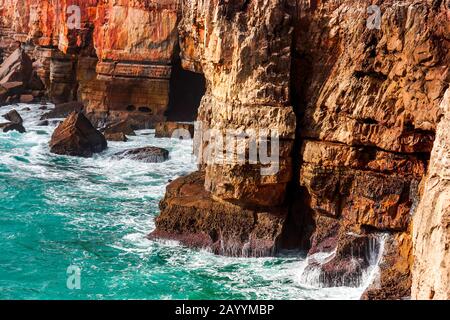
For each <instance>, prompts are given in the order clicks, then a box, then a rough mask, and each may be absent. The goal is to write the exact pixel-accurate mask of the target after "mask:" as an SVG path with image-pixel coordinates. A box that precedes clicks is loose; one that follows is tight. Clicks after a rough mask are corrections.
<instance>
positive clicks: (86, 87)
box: [0, 0, 179, 128]
mask: <svg viewBox="0 0 450 320" xmlns="http://www.w3.org/2000/svg"><path fill="white" fill-rule="evenodd" d="M178 7H179V6H178V2H177V1H165V0H159V1H131V2H130V1H100V0H89V1H83V0H59V1H37V0H36V1H35V0H28V1H18V0H14V1H7V0H4V1H3V2H2V7H1V8H2V9H1V10H2V13H3V14H2V20H1V25H2V29H1V33H2V35H4V36H3V37H2V41H1V44H0V48H5V50H3V51H4V55H7V53H9V52H12V49H14V47H15V46H17V41H19V42H21V43H22V46H25V47H26V49H27V51H29V53H30V55H31V56H33V57H34V58H35V59H36V63H35V67H36V69H37V72H38V74H39V75H40V76H41V79H42V80H43V82H44V83H45V84H46V85H47V88H48V96H49V98H50V99H51V100H52V101H53V102H56V103H60V102H67V101H71V100H80V101H82V102H83V103H84V104H85V106H86V112H87V114H88V116H89V117H90V118H91V120H92V121H93V122H94V123H102V122H110V121H121V120H124V119H128V120H129V121H130V122H132V123H133V125H134V126H136V127H139V128H141V127H152V126H153V125H154V123H156V122H159V121H163V120H164V119H165V118H164V112H165V111H166V109H167V105H168V103H169V80H170V77H171V64H172V61H173V59H174V57H175V55H176V53H175V49H176V47H177V38H178V33H177V21H178ZM78 14H79V15H78Z"/></svg>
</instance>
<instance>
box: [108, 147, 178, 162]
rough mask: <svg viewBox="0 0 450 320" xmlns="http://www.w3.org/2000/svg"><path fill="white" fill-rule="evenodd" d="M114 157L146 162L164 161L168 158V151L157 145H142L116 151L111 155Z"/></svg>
mask: <svg viewBox="0 0 450 320" xmlns="http://www.w3.org/2000/svg"><path fill="white" fill-rule="evenodd" d="M113 157H114V158H116V159H132V160H139V161H142V162H147V163H158V162H164V161H167V160H168V159H169V151H167V150H166V149H163V148H157V147H144V148H138V149H131V150H125V151H121V152H118V153H116V154H114V156H113Z"/></svg>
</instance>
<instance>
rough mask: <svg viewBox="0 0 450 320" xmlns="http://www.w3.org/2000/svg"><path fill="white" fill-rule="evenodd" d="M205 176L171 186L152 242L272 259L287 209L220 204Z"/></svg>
mask: <svg viewBox="0 0 450 320" xmlns="http://www.w3.org/2000/svg"><path fill="white" fill-rule="evenodd" d="M204 179H205V175H204V173H202V172H196V173H193V174H191V175H189V176H186V177H182V178H179V179H177V180H175V181H173V182H171V183H170V184H169V186H168V187H167V192H166V196H165V198H164V200H162V201H161V204H160V208H161V215H160V216H159V217H158V218H157V219H156V226H157V228H156V230H155V231H154V232H153V233H152V234H151V235H150V236H149V237H150V238H151V239H175V240H178V241H180V242H181V243H183V244H184V245H187V246H189V247H195V248H206V249H210V250H212V252H214V253H216V254H221V255H227V256H235V257H241V256H244V257H262V256H272V255H274V254H275V253H276V252H277V239H278V237H279V235H280V234H281V232H282V229H283V226H284V223H285V221H286V216H287V208H283V207H280V208H278V207H273V208H265V209H260V210H258V209H243V208H241V207H239V206H236V205H233V204H230V203H226V202H223V201H216V200H214V199H213V197H212V195H211V194H210V193H209V192H207V191H205V189H204V187H203V186H204Z"/></svg>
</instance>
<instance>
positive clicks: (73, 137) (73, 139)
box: [50, 112, 107, 157]
mask: <svg viewBox="0 0 450 320" xmlns="http://www.w3.org/2000/svg"><path fill="white" fill-rule="evenodd" d="M106 147H107V142H106V139H105V137H104V136H103V134H102V133H101V132H100V131H98V130H97V129H95V128H94V127H93V126H92V124H91V123H90V122H89V120H88V119H87V118H86V117H85V116H84V115H83V114H82V113H80V112H73V113H71V114H70V115H69V117H67V119H66V120H64V121H63V122H62V123H61V124H60V125H59V126H58V127H57V128H56V129H55V131H54V132H53V136H52V139H51V141H50V151H51V152H52V153H56V154H61V155H69V156H80V157H91V156H92V155H93V154H94V153H98V152H102V151H103V150H105V149H106Z"/></svg>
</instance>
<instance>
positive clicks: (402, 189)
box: [0, 0, 450, 299]
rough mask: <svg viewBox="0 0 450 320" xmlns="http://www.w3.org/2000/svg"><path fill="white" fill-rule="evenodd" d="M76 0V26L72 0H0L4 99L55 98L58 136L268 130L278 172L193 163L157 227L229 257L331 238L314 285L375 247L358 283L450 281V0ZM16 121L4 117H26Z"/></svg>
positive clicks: (399, 288)
mask: <svg viewBox="0 0 450 320" xmlns="http://www.w3.org/2000/svg"><path fill="white" fill-rule="evenodd" d="M74 3H75V4H77V5H78V6H79V7H80V9H81V13H82V14H81V21H80V28H76V29H69V28H67V19H68V16H67V15H66V14H64V12H66V11H67V10H66V9H67V8H66V7H67V3H66V2H65V1H54V2H49V1H33V0H26V1H18V0H0V13H1V15H0V35H1V40H0V61H2V62H3V63H2V66H1V68H0V105H1V104H2V103H3V104H12V103H16V102H28V103H30V102H39V101H41V102H42V103H45V102H46V101H50V102H52V103H56V104H57V107H56V109H55V110H57V111H50V113H51V112H56V113H53V114H50V115H49V117H51V118H54V117H55V115H56V114H59V115H61V118H66V117H67V119H66V120H65V121H64V122H63V123H61V124H60V125H59V127H58V129H56V131H55V136H54V138H53V139H52V142H51V147H52V150H53V151H54V152H56V153H63V154H69V155H77V156H91V155H92V154H93V153H95V152H100V151H102V150H103V149H104V148H106V145H107V142H106V139H105V136H106V138H108V140H111V141H126V139H127V135H132V134H133V131H134V130H138V129H142V128H155V129H156V131H157V135H158V136H160V137H171V136H172V135H173V133H174V132H176V131H177V130H179V129H182V130H185V131H187V132H188V133H189V134H191V135H192V133H193V126H192V125H190V124H186V123H182V122H180V121H178V119H171V118H170V117H169V116H167V115H170V114H172V115H176V114H180V113H184V114H187V115H188V116H187V118H190V120H192V121H193V120H195V119H196V120H198V121H199V122H201V123H202V124H203V125H204V126H205V127H206V128H207V129H213V130H215V131H216V132H220V133H225V132H226V131H227V130H243V129H244V130H255V131H260V130H264V129H270V130H276V131H277V132H278V134H279V136H278V138H279V140H280V141H279V151H280V153H279V156H280V157H279V161H278V163H277V165H278V167H279V170H278V171H277V172H276V173H275V174H273V175H271V176H264V175H262V174H261V170H260V169H261V168H260V165H255V164H252V163H202V164H201V165H200V166H199V171H198V172H196V173H193V174H191V175H189V176H186V177H182V178H180V179H177V180H175V181H173V182H171V183H170V184H169V186H168V187H167V193H166V196H165V198H164V199H163V200H162V201H161V205H160V208H161V215H160V216H159V217H158V219H157V223H156V230H154V231H153V232H152V233H151V235H150V236H149V237H150V238H152V239H157V238H158V239H175V240H179V241H180V242H181V243H183V244H184V245H187V246H191V247H196V248H209V249H210V250H211V251H212V252H214V253H216V254H221V255H230V256H245V257H261V256H269V255H275V254H277V253H279V252H281V251H282V250H290V249H295V250H304V251H306V252H308V255H309V256H312V255H314V254H316V253H317V252H324V253H328V254H330V259H329V260H327V261H325V262H317V261H316V262H314V261H313V262H311V265H310V266H309V267H310V268H317V269H319V271H320V275H321V276H320V277H321V279H322V280H321V281H322V283H323V285H324V286H340V285H350V286H356V285H358V283H359V282H358V279H360V278H361V274H362V273H363V272H364V271H365V270H366V269H367V268H368V266H369V265H370V264H371V263H372V262H373V261H370V257H369V255H368V253H370V252H373V251H374V250H375V251H376V252H378V253H379V254H380V257H378V258H379V268H380V272H379V277H378V279H376V281H374V283H372V284H371V285H370V286H369V288H368V290H367V291H366V293H365V294H364V295H363V298H365V299H404V298H409V297H411V298H413V299H417V298H419V299H448V298H449V297H450V286H449V281H450V279H449V273H448V270H449V264H450V261H449V255H448V243H449V240H448V239H449V235H450V234H449V232H450V231H449V228H448V221H449V215H450V210H449V208H448V205H446V204H448V203H450V195H449V188H450V187H449V184H448V174H447V169H448V167H449V166H450V155H449V154H450V150H449V148H448V140H449V137H448V134H447V127H448V121H447V120H448V114H449V108H448V97H449V90H450V89H449V85H448V83H449V80H450V73H449V65H450V53H449V52H450V2H449V1H423V2H417V1H412V0H411V1H402V2H401V3H396V1H391V0H384V1H377V2H376V4H377V6H378V7H379V8H380V10H381V12H382V13H383V15H382V19H381V24H380V26H379V28H369V27H368V25H367V20H368V15H369V14H368V12H367V8H368V7H369V6H370V5H372V4H373V3H372V1H360V2H358V3H355V2H354V1H338V0H330V1H306V0H297V1H290V0H252V1H230V2H222V1H218V0H206V1H200V0H198V1H191V2H190V5H189V6H188V5H186V3H185V2H179V1H172V0H164V1H159V0H152V1H143V0H142V1H141V0H138V1H133V2H131V1H124V2H121V3H120V4H118V3H116V2H114V1H112V0H105V1H96V0H94V1H82V0H79V1H74ZM144 25H145V26H146V27H142V28H141V27H139V26H144ZM183 69H184V70H183ZM199 77H202V78H204V81H198V78H199ZM181 80H182V81H181ZM180 81H181V82H183V83H185V86H186V87H185V88H186V89H185V90H184V91H186V92H191V93H192V96H191V97H190V98H189V99H188V98H185V104H183V103H182V101H181V102H180V101H177V94H179V92H178V91H177V89H176V87H177V86H176V85H175V84H176V83H178V82H180ZM181 82H180V83H181ZM200 83H204V84H205V87H202V85H200ZM194 86H195V88H194ZM178 99H180V98H178ZM200 99H201V102H200V103H199V105H198V101H200ZM180 106H181V107H180ZM177 108H181V109H177ZM183 108H185V109H183ZM197 108H198V110H197ZM0 110H1V109H0ZM7 119H8V118H7ZM11 119H13V118H11V117H10V119H8V120H9V121H10V122H9V123H6V124H1V125H0V127H1V128H2V129H3V131H7V130H10V129H14V128H15V129H16V130H18V131H22V129H21V128H20V127H19V125H21V123H20V121H18V120H17V117H15V120H14V119H13V120H11ZM43 120H45V119H43ZM183 121H184V119H183ZM24 130H25V128H24ZM80 137H81V138H82V139H80ZM83 139H85V140H83ZM196 142H197V144H196V146H197V147H200V148H206V147H208V144H209V143H210V142H209V141H208V140H207V138H206V137H204V136H202V135H197V137H196ZM141 151H142V150H141ZM149 151H150V155H149V156H150V157H151V158H152V159H153V158H155V159H156V158H157V159H156V160H158V161H159V160H164V159H167V157H168V155H167V154H165V152H164V151H162V150H159V151H156V150H153V149H152V150H149ZM194 151H198V150H194ZM219 151H223V150H219ZM130 152H132V153H134V154H139V152H140V151H139V150H138V151H136V150H134V151H130ZM138 157H140V156H139V155H138ZM155 159H153V160H155ZM382 234H383V235H387V240H385V242H384V243H383V246H381V245H380V243H379V242H377V241H376V240H374V239H378V238H379V236H380V235H382ZM411 288H412V291H411Z"/></svg>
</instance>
